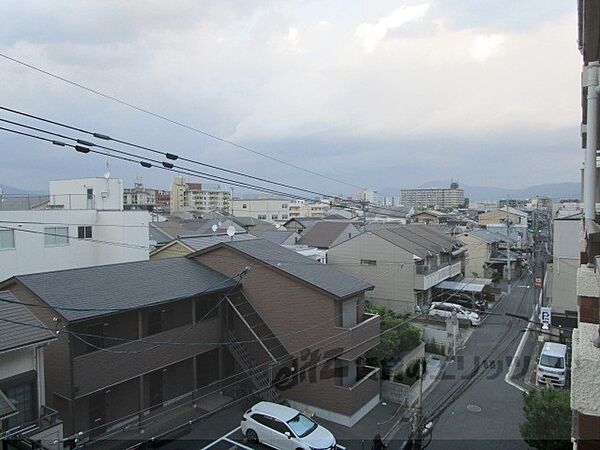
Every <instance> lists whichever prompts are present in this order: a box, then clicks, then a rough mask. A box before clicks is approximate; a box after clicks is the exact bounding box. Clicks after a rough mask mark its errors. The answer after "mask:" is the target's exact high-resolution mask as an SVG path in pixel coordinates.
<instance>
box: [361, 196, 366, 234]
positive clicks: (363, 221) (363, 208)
mask: <svg viewBox="0 0 600 450" xmlns="http://www.w3.org/2000/svg"><path fill="white" fill-rule="evenodd" d="M360 205H361V207H362V229H363V232H364V231H367V200H362V201H361V202H360Z"/></svg>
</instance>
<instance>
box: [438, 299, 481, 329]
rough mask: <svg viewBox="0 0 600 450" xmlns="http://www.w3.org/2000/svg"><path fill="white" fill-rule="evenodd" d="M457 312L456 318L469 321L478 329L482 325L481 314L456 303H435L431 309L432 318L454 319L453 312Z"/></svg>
mask: <svg viewBox="0 0 600 450" xmlns="http://www.w3.org/2000/svg"><path fill="white" fill-rule="evenodd" d="M453 311H456V316H457V317H458V318H459V319H463V320H468V321H469V322H471V325H472V326H474V327H478V326H479V325H481V317H479V314H477V313H475V312H473V311H469V310H468V309H465V308H463V307H462V306H460V305H457V304H455V303H444V302H433V303H432V304H431V308H430V309H429V315H430V316H439V317H452V312H453Z"/></svg>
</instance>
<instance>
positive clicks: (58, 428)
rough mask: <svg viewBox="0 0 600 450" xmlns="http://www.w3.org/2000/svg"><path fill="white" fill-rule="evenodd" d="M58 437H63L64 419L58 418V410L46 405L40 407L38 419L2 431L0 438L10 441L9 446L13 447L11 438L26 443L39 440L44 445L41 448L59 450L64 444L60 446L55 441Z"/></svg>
mask: <svg viewBox="0 0 600 450" xmlns="http://www.w3.org/2000/svg"><path fill="white" fill-rule="evenodd" d="M57 438H58V439H59V440H60V438H62V421H61V420H60V419H59V418H58V411H56V410H55V409H52V408H49V407H48V406H45V405H42V407H41V408H40V415H39V417H38V418H37V419H36V420H34V421H32V422H28V423H24V424H21V425H19V426H18V427H15V428H12V429H9V430H6V431H5V432H4V434H2V433H0V440H5V441H6V442H8V443H9V446H8V447H9V448H11V445H10V443H11V440H13V439H14V440H15V441H18V442H19V443H20V444H25V445H26V444H29V443H31V442H35V441H39V443H40V444H42V445H43V447H41V448H47V449H57V450H58V449H59V448H62V445H60V446H59V445H58V444H56V443H55V442H54V441H55V440H56V439H57ZM16 448H20V447H16ZM24 448H27V447H24ZM31 448H36V447H34V446H32V447H31Z"/></svg>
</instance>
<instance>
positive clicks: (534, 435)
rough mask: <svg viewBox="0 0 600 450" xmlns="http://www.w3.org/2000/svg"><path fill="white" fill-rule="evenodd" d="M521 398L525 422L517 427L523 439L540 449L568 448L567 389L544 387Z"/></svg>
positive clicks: (569, 433) (569, 447)
mask: <svg viewBox="0 0 600 450" xmlns="http://www.w3.org/2000/svg"><path fill="white" fill-rule="evenodd" d="M524 397H525V406H524V407H523V410H524V411H525V422H523V423H522V424H521V426H520V427H519V430H520V431H521V436H523V439H525V442H527V444H529V445H530V446H531V447H535V448H539V449H541V450H562V449H565V450H567V449H571V448H572V447H573V446H572V444H571V407H570V394H569V391H568V390H566V389H553V388H551V387H547V388H544V389H542V390H540V391H532V392H531V393H530V394H529V395H525V396H524Z"/></svg>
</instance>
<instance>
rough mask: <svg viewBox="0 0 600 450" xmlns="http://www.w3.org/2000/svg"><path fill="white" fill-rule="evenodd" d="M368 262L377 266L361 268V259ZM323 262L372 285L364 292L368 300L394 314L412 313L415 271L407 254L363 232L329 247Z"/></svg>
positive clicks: (410, 256) (409, 255) (362, 266)
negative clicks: (370, 289) (373, 287)
mask: <svg viewBox="0 0 600 450" xmlns="http://www.w3.org/2000/svg"><path fill="white" fill-rule="evenodd" d="M368 259H370V260H375V261H377V265H374V266H372V265H361V263H360V262H361V260H368ZM327 262H328V264H331V265H334V266H337V267H338V268H339V269H340V270H343V271H344V272H347V273H350V274H352V275H354V276H356V277H358V278H362V279H365V280H367V281H368V282H370V283H372V284H373V285H374V286H375V289H374V290H372V291H367V293H366V296H367V299H369V301H371V302H373V303H375V304H378V305H383V306H387V307H388V308H391V309H392V310H394V311H396V312H401V313H406V312H413V311H414V306H415V294H414V288H415V285H414V277H415V275H414V270H415V269H414V263H413V256H412V254H410V253H409V252H407V251H405V250H403V249H401V248H399V247H396V246H395V245H392V244H390V243H389V242H387V241H385V240H383V239H381V238H380V237H378V236H376V235H374V234H372V233H365V234H362V235H360V236H357V237H355V238H354V239H350V240H348V241H346V242H343V243H341V244H340V245H337V246H335V247H332V248H330V249H329V251H328V252H327Z"/></svg>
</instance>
